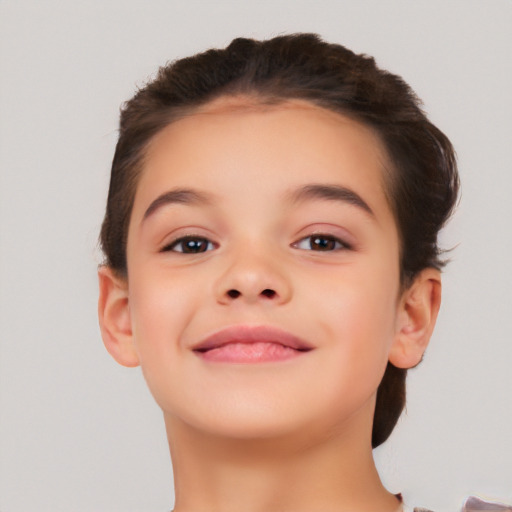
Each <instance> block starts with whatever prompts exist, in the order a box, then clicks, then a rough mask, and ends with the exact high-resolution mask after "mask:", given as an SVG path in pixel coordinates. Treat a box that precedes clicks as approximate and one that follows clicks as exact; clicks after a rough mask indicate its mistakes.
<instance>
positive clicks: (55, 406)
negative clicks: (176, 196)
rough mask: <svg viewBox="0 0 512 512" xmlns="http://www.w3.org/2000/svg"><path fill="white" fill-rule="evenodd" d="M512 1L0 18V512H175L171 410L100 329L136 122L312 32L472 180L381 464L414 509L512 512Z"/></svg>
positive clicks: (49, 11) (122, 10)
mask: <svg viewBox="0 0 512 512" xmlns="http://www.w3.org/2000/svg"><path fill="white" fill-rule="evenodd" d="M511 27H512V2H511V1H510V0H501V1H500V0H488V1H476V0H459V1H454V0H453V1H450V0H448V1H445V0H443V1H439V0H428V1H411V0H403V1H398V0H396V1H381V0H375V1H339V0H338V1H336V0H315V1H314V2H313V1H308V2H306V1H302V0H295V1H292V0H272V1H267V0H259V2H253V1H251V2H250V3H245V2H243V1H240V0H238V1H227V0H216V1H215V2H206V1H204V2H200V1H197V0H187V1H176V0H168V1H164V0H160V1H144V2H143V1H135V0H130V1H128V0H124V1H117V0H115V1H103V2H100V1H99V0H88V1H79V0H76V1H68V2H64V1H57V0H45V1H36V0H32V1H29V0H26V1H23V0H19V1H16V0H0V52H1V53H0V74H1V78H0V116H1V117H0V141H1V143H0V165H1V175H0V180H1V181H0V223H1V224H0V227H1V240H0V242H1V252H0V322H1V324H0V325H1V327H0V336H1V345H0V415H1V416H0V510H1V511H2V512H35V511H37V512H60V511H62V512H64V511H65V512H69V511H76V512H82V511H83V512H86V511H87V512H89V511H91V512H103V511H106V512H107V511H108V512H116V511H123V512H130V511H138V512H141V511H142V512H151V511H155V512H156V511H158V512H165V511H166V510H170V508H171V507H172V503H173V497H172V486H171V478H172V473H171V467H170V462H169V457H168V453H167V444H166V440H165V432H164V427H163V421H162V419H161V415H160V411H159V410H158V408H157V406H156V405H155V404H154V403H153V401H152V399H151V397H150V396H149V392H148V391H146V388H145V384H144V382H143V379H142V377H141V373H140V371H139V370H138V369H136V370H133V369H132V370H130V369H126V368H122V367H120V366H118V365H117V364H116V363H115V362H114V361H113V360H111V359H110V357H109V356H108V354H107V353H106V351H105V349H104V348H103V345H102V342H101V339H100V335H99V330H98V327H97V319H96V297H97V282H96V273H95V268H96V264H97V263H98V261H99V259H100V255H99V254H98V251H97V248H96V239H97V234H98V230H99V227H100V223H101V218H102V213H103V208H104V201H105V198H106V193H107V183H108V172H109V166H110V160H111V158H112V154H113V148H114V144H115V141H116V128H117V116H118V108H119V105H120V104H121V102H122V101H124V100H126V99H128V98H129V97H130V96H131V95H132V93H133V92H134V90H135V85H136V84H141V83H142V82H143V81H144V80H145V79H147V78H148V77H149V76H151V74H152V73H153V72H154V71H155V70H156V68H157V66H158V65H161V64H164V63H165V62H166V61H167V60H169V59H173V58H176V57H178V56H185V55H189V54H191V53H194V52H196V51H200V50H203V49H205V48H207V47H210V46H222V45H225V44H227V43H228V42H229V41H230V40H231V39H232V38H233V37H235V36H239V35H244V36H253V37H258V38H259V37H270V36H273V35H277V34H279V33H283V32H296V31H314V32H318V33H320V34H321V35H322V36H324V37H325V38H327V39H329V40H332V41H335V42H339V43H342V44H345V45H347V46H348V47H349V48H351V49H353V50H355V51H357V52H366V53H369V54H371V55H374V56H375V57H376V58H377V61H378V63H379V64H380V65H381V66H383V67H385V68H388V69H390V70H391V71H394V72H397V73H399V74H401V75H403V77H404V78H405V79H406V80H407V81H408V82H409V83H410V84H411V85H412V86H413V88H414V89H415V90H416V91H417V93H418V94H419V96H420V97H421V98H423V100H424V102H425V106H426V110H427V111H428V112H429V113H430V116H431V118H432V120H433V121H434V122H435V123H436V124H438V125H439V126H440V127H441V128H442V129H443V130H444V131H445V132H446V133H447V135H448V136H449V137H450V138H451V139H452V141H453V143H454V144H455V147H456V148H457V151H458V155H459V163H460V169H461V176H462V180H463V195H462V201H461V204H460V207H459V211H458V213H457V217H456V219H455V220H454V221H453V222H452V223H451V224H450V226H449V227H448V229H447V230H446V231H445V232H444V234H443V241H444V244H445V245H446V246H454V245H457V248H456V250H455V251H454V252H453V254H452V257H453V262H452V264H451V265H450V266H449V268H448V270H447V272H446V275H445V277H444V292H445V293H444V301H443V309H442V314H441V317H440V320H439V324H438V328H437V330H436V333H435V335H434V338H433V340H432V343H431V346H430V348H429V350H428V352H427V355H426V358H425V361H424V363H423V364H422V365H421V366H420V367H419V368H418V369H416V370H414V371H412V372H411V373H410V379H409V384H408V385H409V401H408V407H407V414H406V415H405V416H404V417H403V418H402V420H401V422H400V423H399V426H398V428H397V430H396V431H395V433H394V434H393V436H392V438H391V439H390V441H389V442H388V443H387V444H386V445H385V446H384V447H382V448H380V449H378V450H377V451H376V458H377V461H378V465H379V468H380V469H381V472H382V476H383V480H384V482H385V483H386V484H387V485H388V486H389V488H390V490H392V491H395V492H398V491H403V493H404V496H405V498H406V500H407V501H408V502H409V503H410V504H411V505H423V506H428V507H431V508H433V509H436V510H437V511H438V512H443V511H456V510H458V509H459V506H460V504H461V502H462V500H463V498H464V496H466V495H467V494H470V493H479V494H480V495H483V496H492V497H495V498H497V499H501V500H503V501H508V502H511V503H512V439H511V436H510V432H511V430H512V428H511V425H512V399H511V393H510V392H511V390H512V372H511V370H510V363H511V360H512V339H511V319H512V301H511V299H510V297H511V292H512V271H511V268H512V265H511V258H510V256H511V254H512V229H511V221H512V206H511V201H510V196H511V191H512V178H511V172H512V151H511V146H512V141H511V135H512V129H511V128H512V127H511V124H512V123H511V119H512V107H511V101H510V95H511V91H512V37H511V35H510V34H511V33H512V30H511Z"/></svg>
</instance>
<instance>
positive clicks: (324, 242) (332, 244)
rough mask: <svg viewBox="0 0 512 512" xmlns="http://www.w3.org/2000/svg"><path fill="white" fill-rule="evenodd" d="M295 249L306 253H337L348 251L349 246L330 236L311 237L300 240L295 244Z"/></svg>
mask: <svg viewBox="0 0 512 512" xmlns="http://www.w3.org/2000/svg"><path fill="white" fill-rule="evenodd" d="M293 245H294V247H296V248H297V249H303V250H307V251H324V252H327V251H337V250H340V249H349V248H350V247H349V245H348V244H346V243H344V242H342V241H341V240H340V239H339V238H336V237H335V236H332V235H311V236H307V237H306V238H302V239H301V240H299V241H298V242H296V243H295V244H293Z"/></svg>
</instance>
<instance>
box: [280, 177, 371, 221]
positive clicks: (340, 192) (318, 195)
mask: <svg viewBox="0 0 512 512" xmlns="http://www.w3.org/2000/svg"><path fill="white" fill-rule="evenodd" d="M311 199H324V200H327V201H341V202H343V203H348V204H351V205H353V206H357V207H358V208H360V209H361V210H363V211H365V212H366V213H368V214H370V215H371V216H372V217H375V214H374V213H373V210H372V209H371V208H370V206H369V205H368V203H367V202H366V201H365V200H364V199H363V198H362V197H361V196H360V195H359V194H357V193H356V192H354V191H353V190H351V189H349V188H347V187H343V186H341V185H325V184H315V183H313V184H311V185H305V186H303V187H300V188H299V189H298V190H295V191H293V192H292V193H291V194H290V200H291V202H301V201H307V200H311Z"/></svg>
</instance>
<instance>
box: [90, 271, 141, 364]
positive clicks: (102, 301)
mask: <svg viewBox="0 0 512 512" xmlns="http://www.w3.org/2000/svg"><path fill="white" fill-rule="evenodd" d="M98 278H99V285H100V296H99V300H98V317H99V321H100V330H101V336H102V338H103V343H104V344H105V347H106V349H107V350H108V352H109V353H110V355H111V356H112V357H113V358H114V359H115V360H116V361H117V362H118V363H119V364H121V365H123V366H138V365H139V358H138V356H137V353H136V351H135V347H134V344H133V334H132V327H131V318H130V304H129V302H128V283H127V281H126V280H125V279H121V278H119V277H117V276H116V275H115V273H114V272H113V270H112V269H111V268H110V267H107V266H102V267H100V268H99V269H98Z"/></svg>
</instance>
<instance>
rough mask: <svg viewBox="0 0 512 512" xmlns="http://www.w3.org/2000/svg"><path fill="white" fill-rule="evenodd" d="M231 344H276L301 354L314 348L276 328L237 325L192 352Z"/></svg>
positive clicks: (211, 337) (195, 347)
mask: <svg viewBox="0 0 512 512" xmlns="http://www.w3.org/2000/svg"><path fill="white" fill-rule="evenodd" d="M230 343H243V344H251V343H274V344H278V345H282V346H284V347H288V348H293V349H294V350H297V351H300V352H307V351H309V350H312V349H313V348H314V347H313V346H312V345H311V344H309V343H307V342H306V341H304V340H302V339H301V338H299V337H298V336H295V335H293V334H291V333H289V332H287V331H284V330H282V329H278V328H276V327H271V326H267V325H261V326H249V325H236V326H231V327H227V328H224V329H222V330H220V331H217V332H215V333H213V334H212V335H210V336H208V337H207V338H205V339H204V340H202V341H201V342H199V343H198V344H197V345H194V346H193V347H192V350H194V352H207V351H209V350H212V349H215V348H219V347H222V346H224V345H228V344H230Z"/></svg>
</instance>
